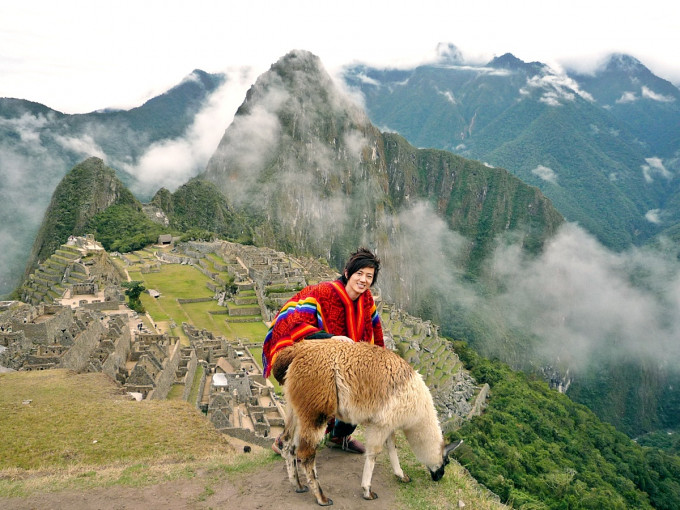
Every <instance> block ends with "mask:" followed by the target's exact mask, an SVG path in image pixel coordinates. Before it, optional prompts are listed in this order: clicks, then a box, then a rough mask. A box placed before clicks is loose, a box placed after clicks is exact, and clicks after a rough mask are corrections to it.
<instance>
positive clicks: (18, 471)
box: [0, 370, 271, 506]
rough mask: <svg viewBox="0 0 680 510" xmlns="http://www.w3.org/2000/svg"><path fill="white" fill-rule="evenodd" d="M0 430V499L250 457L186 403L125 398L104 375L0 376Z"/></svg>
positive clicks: (164, 475)
mask: <svg viewBox="0 0 680 510" xmlns="http://www.w3.org/2000/svg"><path fill="white" fill-rule="evenodd" d="M199 379H200V374H199ZM83 388H87V391H83ZM0 430H2V435H0V497H16V496H24V495H27V494H31V493H33V492H52V491H58V490H62V489H87V488H90V487H102V486H112V485H122V486H143V485H148V484H151V483H158V482H162V481H167V480H173V479H178V478H190V477H191V476H192V473H194V472H195V469H196V467H197V466H202V467H203V468H205V467H206V466H210V465H212V466H220V465H222V466H238V465H239V463H242V464H243V465H244V466H245V463H246V462H252V461H253V460H255V459H253V458H252V457H251V458H249V459H247V460H246V459H245V458H244V456H243V455H242V454H240V455H239V454H237V453H235V452H234V449H233V448H232V447H231V446H230V445H229V443H228V440H227V437H226V436H224V435H223V434H220V433H219V432H217V431H216V430H215V428H214V427H213V426H212V424H210V422H208V421H207V420H206V419H205V417H204V416H203V415H202V414H201V413H200V412H199V411H198V410H197V409H195V408H194V407H193V406H192V405H190V404H189V403H187V402H183V401H181V400H162V401H159V400H152V401H144V402H136V401H133V400H130V399H128V398H126V397H125V395H124V393H122V392H121V390H120V388H119V387H118V386H117V385H116V384H115V383H114V382H112V381H111V380H110V379H109V378H108V377H107V376H105V375H104V374H75V373H74V372H71V371H69V370H45V371H41V372H13V373H7V374H0ZM256 458H258V459H259V460H257V462H259V463H262V462H265V463H267V462H270V461H271V455H270V454H260V455H258V456H257V457H256ZM0 506H2V505H1V504H0Z"/></svg>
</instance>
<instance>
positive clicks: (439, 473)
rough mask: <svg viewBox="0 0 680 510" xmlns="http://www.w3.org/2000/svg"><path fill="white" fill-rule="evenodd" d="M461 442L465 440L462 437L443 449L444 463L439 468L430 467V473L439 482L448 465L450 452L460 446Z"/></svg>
mask: <svg viewBox="0 0 680 510" xmlns="http://www.w3.org/2000/svg"><path fill="white" fill-rule="evenodd" d="M461 444H463V440H462V439H460V440H459V441H454V442H453V443H449V444H447V445H446V446H444V448H443V449H442V463H441V465H440V466H439V467H438V468H437V469H434V470H433V469H430V475H431V476H432V479H433V480H434V481H435V482H438V481H439V480H441V479H442V477H443V476H444V468H445V467H446V465H447V464H448V463H449V454H450V453H451V452H452V451H453V450H455V449H456V448H458V447H459V446H460V445H461Z"/></svg>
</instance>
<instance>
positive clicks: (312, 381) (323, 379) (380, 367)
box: [274, 340, 431, 423]
mask: <svg viewBox="0 0 680 510" xmlns="http://www.w3.org/2000/svg"><path fill="white" fill-rule="evenodd" d="M284 353H285V356H286V358H287V359H288V360H291V361H289V363H290V364H289V365H288V367H287V371H286V377H285V381H286V383H285V386H284V389H285V391H286V397H287V398H288V401H289V402H290V403H291V404H293V405H294V406H295V407H296V408H298V409H299V408H305V409H307V410H309V411H310V412H311V411H312V410H314V411H315V412H321V413H325V414H328V415H329V416H330V415H337V416H339V417H342V419H343V420H346V421H349V422H351V423H365V422H366V421H369V420H370V421H376V420H377V421H380V419H381V416H383V415H385V416H387V415H389V416H391V418H389V420H390V422H393V420H394V417H395V412H398V413H399V414H404V415H406V416H411V415H413V411H414V410H415V409H414V408H413V406H419V405H422V397H423V395H422V387H424V383H423V382H422V380H421V378H420V376H419V375H418V374H417V373H416V372H415V371H414V370H413V368H412V367H411V366H410V365H409V364H408V363H407V362H406V361H405V360H404V359H402V358H401V357H400V356H399V355H397V354H396V353H394V352H391V351H389V350H386V349H384V348H383V347H378V346H375V345H370V344H367V343H349V342H339V341H337V340H310V341H303V342H299V343H297V344H295V345H294V346H292V347H289V348H287V349H285V350H284V351H282V352H281V354H280V356H284ZM276 363H279V360H278V359H277V362H276ZM276 368H277V367H276V364H275V367H274V370H276ZM279 370H281V367H279ZM425 391H426V392H427V390H426V388H425ZM427 393H428V394H427V395H426V396H425V397H426V398H430V397H429V392H427ZM430 400H431V398H430ZM398 408H402V410H399V409H398ZM385 419H387V418H385Z"/></svg>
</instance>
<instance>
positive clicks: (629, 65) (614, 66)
mask: <svg viewBox="0 0 680 510" xmlns="http://www.w3.org/2000/svg"><path fill="white" fill-rule="evenodd" d="M604 70H605V71H623V72H626V73H639V72H641V71H642V72H644V71H647V68H646V67H645V66H644V65H643V64H642V62H640V61H639V60H638V59H636V58H635V57H631V56H630V55H626V54H624V53H612V54H611V55H610V56H609V58H608V59H607V62H606V64H605V66H604Z"/></svg>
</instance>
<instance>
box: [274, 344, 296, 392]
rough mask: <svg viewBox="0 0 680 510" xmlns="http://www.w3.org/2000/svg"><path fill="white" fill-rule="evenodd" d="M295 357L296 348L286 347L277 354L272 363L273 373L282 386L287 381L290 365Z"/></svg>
mask: <svg viewBox="0 0 680 510" xmlns="http://www.w3.org/2000/svg"><path fill="white" fill-rule="evenodd" d="M293 359H295V349H291V348H290V347H286V348H285V349H283V350H282V351H280V352H279V353H278V354H277V355H276V359H275V360H274V364H273V365H272V375H273V376H274V379H276V380H277V381H278V383H279V384H280V385H282V386H283V384H285V382H286V371H287V370H288V365H290V364H291V363H292V362H293Z"/></svg>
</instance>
